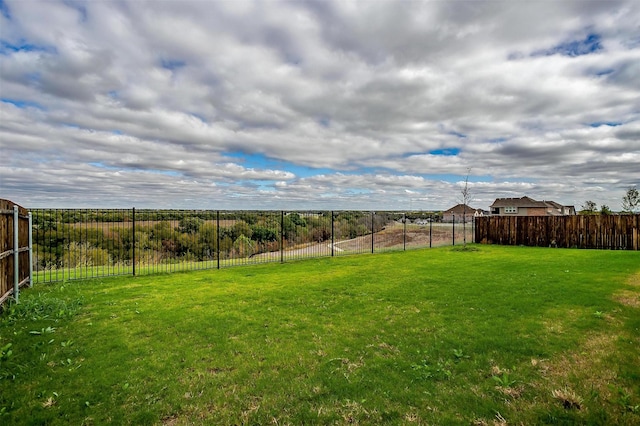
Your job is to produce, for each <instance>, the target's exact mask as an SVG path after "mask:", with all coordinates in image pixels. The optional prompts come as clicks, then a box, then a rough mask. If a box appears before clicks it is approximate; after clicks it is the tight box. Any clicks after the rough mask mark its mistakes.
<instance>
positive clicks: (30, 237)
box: [29, 212, 33, 287]
mask: <svg viewBox="0 0 640 426" xmlns="http://www.w3.org/2000/svg"><path fill="white" fill-rule="evenodd" d="M29 287H33V217H32V216H31V212H29Z"/></svg>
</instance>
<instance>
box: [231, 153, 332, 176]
mask: <svg viewBox="0 0 640 426" xmlns="http://www.w3.org/2000/svg"><path fill="white" fill-rule="evenodd" d="M224 155H225V157H230V158H232V159H234V160H235V161H237V162H238V163H240V164H242V165H243V166H244V167H247V168H251V169H271V170H282V171H287V172H291V173H293V174H295V175H296V176H297V177H309V176H315V175H319V174H332V173H335V172H336V171H335V170H333V169H328V168H320V169H318V168H313V167H307V166H302V165H299V164H294V163H290V162H288V161H283V160H274V159H271V158H268V157H266V156H265V155H264V154H259V153H254V154H245V153H243V152H228V153H225V154H224Z"/></svg>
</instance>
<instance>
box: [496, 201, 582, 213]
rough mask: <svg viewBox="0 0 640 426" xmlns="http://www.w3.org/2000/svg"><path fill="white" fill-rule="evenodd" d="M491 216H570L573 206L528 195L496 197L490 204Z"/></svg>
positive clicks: (574, 211)
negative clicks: (538, 199)
mask: <svg viewBox="0 0 640 426" xmlns="http://www.w3.org/2000/svg"><path fill="white" fill-rule="evenodd" d="M490 208H491V215H492V216H572V215H575V214H576V209H575V207H574V206H563V205H561V204H559V203H556V202H555V201H536V200H534V199H533V198H530V197H526V196H525V197H522V198H497V199H496V200H495V201H494V202H493V204H491V207H490Z"/></svg>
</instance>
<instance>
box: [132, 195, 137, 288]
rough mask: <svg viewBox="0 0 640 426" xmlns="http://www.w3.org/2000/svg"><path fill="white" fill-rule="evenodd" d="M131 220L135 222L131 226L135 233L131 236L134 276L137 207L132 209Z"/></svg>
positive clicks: (134, 271) (134, 272) (134, 273)
mask: <svg viewBox="0 0 640 426" xmlns="http://www.w3.org/2000/svg"><path fill="white" fill-rule="evenodd" d="M131 220H132V221H133V224H132V227H131V229H132V233H133V235H132V238H131V241H132V244H133V254H132V257H133V276H134V277H135V276H136V208H135V207H133V208H132V210H131Z"/></svg>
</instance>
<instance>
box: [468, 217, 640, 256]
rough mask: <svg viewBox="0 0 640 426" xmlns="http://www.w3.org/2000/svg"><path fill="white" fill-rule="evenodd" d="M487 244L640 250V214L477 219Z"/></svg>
mask: <svg viewBox="0 0 640 426" xmlns="http://www.w3.org/2000/svg"><path fill="white" fill-rule="evenodd" d="M475 225H476V226H475V237H474V238H475V241H477V242H479V243H483V244H502V245H523V246H537V247H564V248H585V249H612V250H638V248H639V247H640V214H636V215H610V216H606V215H593V216H490V217H479V218H476V222H475Z"/></svg>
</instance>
